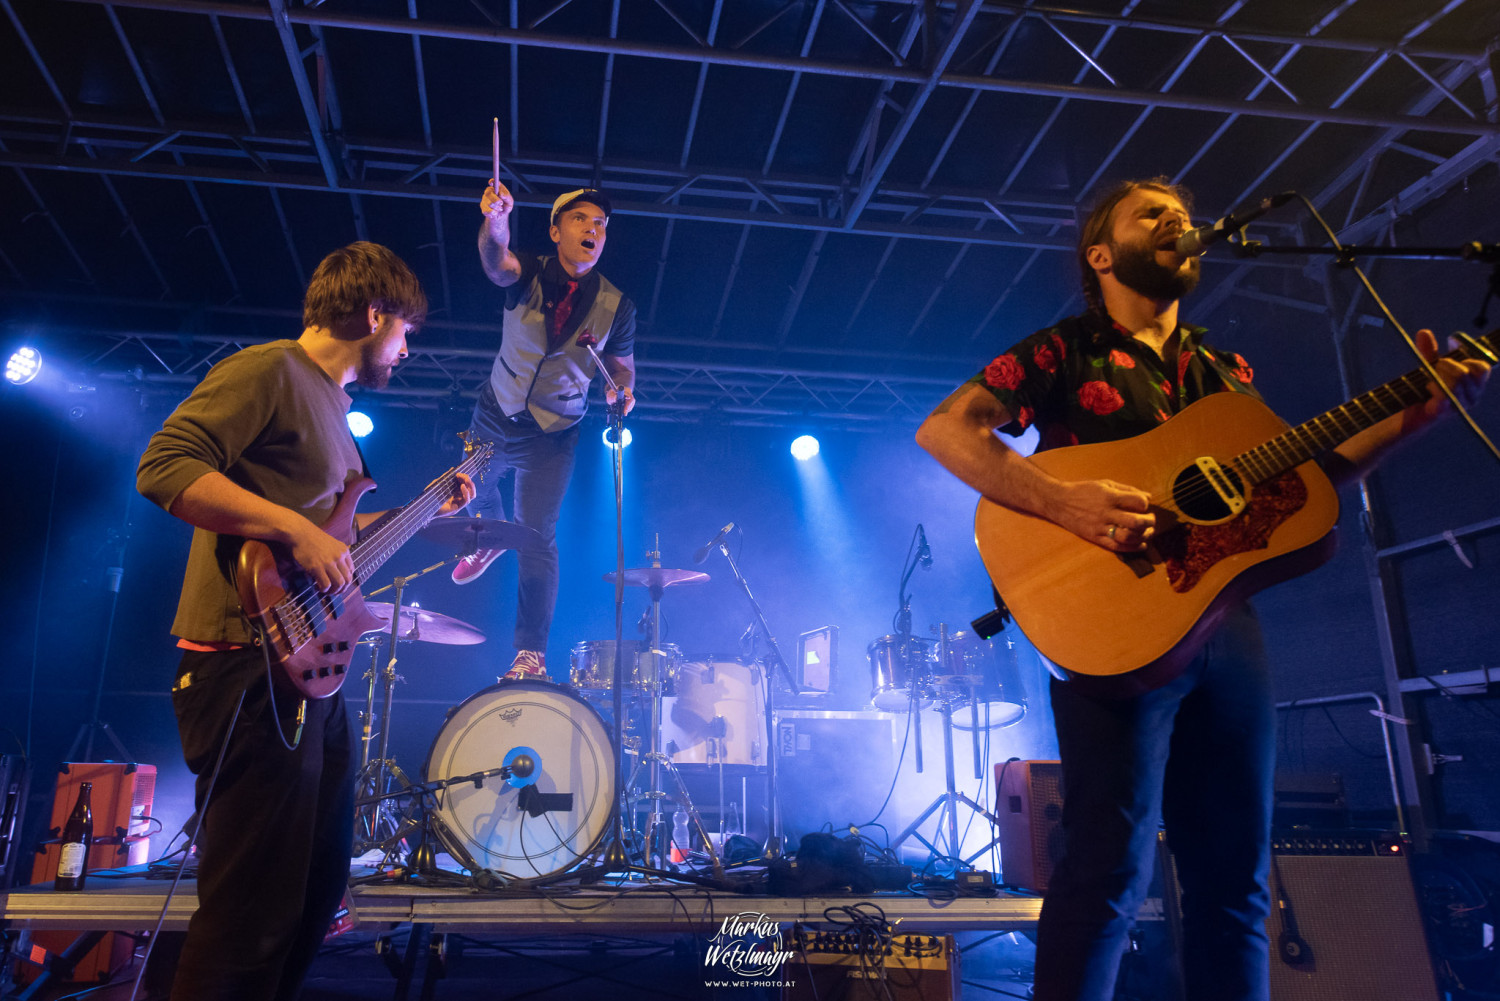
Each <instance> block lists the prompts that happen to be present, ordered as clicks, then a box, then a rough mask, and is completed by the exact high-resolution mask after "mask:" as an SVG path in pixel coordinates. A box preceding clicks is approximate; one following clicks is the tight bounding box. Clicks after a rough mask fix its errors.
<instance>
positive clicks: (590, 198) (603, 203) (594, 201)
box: [552, 188, 610, 226]
mask: <svg viewBox="0 0 1500 1001" xmlns="http://www.w3.org/2000/svg"><path fill="white" fill-rule="evenodd" d="M574 202H588V203H589V204H591V205H597V206H599V207H600V208H601V209H603V210H604V221H605V223H606V224H607V223H608V222H609V213H610V205H609V199H608V198H606V197H605V196H604V192H602V191H600V190H599V189H597V188H579V189H578V190H577V191H569V192H568V193H567V194H565V195H558V196H557V200H556V201H554V202H553V203H552V225H554V226H555V225H557V217H558V216H560V215H562V213H563V210H564V209H570V208H572V207H573V203H574Z"/></svg>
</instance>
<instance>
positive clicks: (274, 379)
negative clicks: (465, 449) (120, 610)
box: [137, 242, 474, 1001]
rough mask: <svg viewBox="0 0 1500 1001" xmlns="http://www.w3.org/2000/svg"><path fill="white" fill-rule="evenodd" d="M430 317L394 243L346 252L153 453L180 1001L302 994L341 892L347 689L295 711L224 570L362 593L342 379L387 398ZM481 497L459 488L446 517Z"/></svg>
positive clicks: (461, 481)
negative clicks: (182, 888)
mask: <svg viewBox="0 0 1500 1001" xmlns="http://www.w3.org/2000/svg"><path fill="white" fill-rule="evenodd" d="M426 315H427V297H426V296H425V295H424V293H423V292H422V287H421V284H420V283H419V282H418V281H417V277H416V275H414V274H413V273H412V271H411V269H410V268H408V267H407V265H406V264H405V262H403V261H402V260H401V259H400V258H399V257H397V256H396V255H395V254H394V253H392V252H391V251H390V250H388V249H387V248H385V247H383V246H380V245H378V244H374V243H366V242H360V243H354V244H351V245H349V246H347V247H344V248H343V249H341V250H336V251H334V252H333V253H331V254H329V255H328V256H327V257H325V258H324V259H323V261H322V263H320V264H319V265H318V267H317V270H316V271H315V272H314V273H313V276H312V281H311V283H310V284H309V285H308V288H307V295H306V298H305V299H304V301H303V326H304V329H303V331H302V336H301V337H299V338H298V339H297V340H295V341H293V340H280V341H272V342H270V343H268V344H261V345H257V346H254V347H249V348H245V349H244V350H242V351H239V352H238V353H236V354H233V355H231V356H229V357H228V358H226V359H224V360H223V361H221V362H219V363H218V364H217V365H215V366H214V367H213V368H212V369H211V370H210V371H209V372H208V374H207V375H206V376H205V377H204V379H203V381H202V382H201V383H199V384H198V386H197V387H196V388H195V389H194V390H193V392H192V393H191V395H189V396H188V398H187V399H186V400H184V401H183V402H182V404H181V405H179V406H178V407H177V409H176V410H175V411H173V413H172V415H171V416H170V417H168V418H167V420H166V423H165V424H164V425H163V426H162V429H161V430H160V431H158V432H157V433H156V434H154V435H153V436H152V437H151V441H150V443H149V445H148V446H147V448H146V451H145V454H144V455H142V457H141V461H140V467H139V469H138V471H137V487H138V489H139V490H140V492H141V493H142V494H144V495H145V496H146V497H147V498H148V499H150V500H151V501H153V502H155V503H156V504H158V505H160V506H161V507H163V508H165V509H166V510H167V511H168V512H170V513H171V514H173V515H175V516H176V517H178V518H181V519H182V520H183V521H186V522H187V523H188V524H190V525H192V526H193V527H194V531H193V541H192V547H191V550H190V552H189V555H188V563H187V571H186V574H185V575H184V579H183V586H182V596H181V599H180V601H179V603H178V607H177V617H176V620H175V621H174V623H173V625H172V632H173V633H174V634H175V635H176V636H178V637H179V640H178V644H177V645H178V646H179V647H181V648H182V649H183V654H182V661H181V663H180V665H179V667H178V669H177V676H176V680H175V683H174V684H173V686H172V706H173V709H174V711H175V712H176V715H177V725H178V732H179V734H180V736H181V738H182V748H183V754H184V757H185V758H186V760H187V765H188V768H189V769H190V770H191V771H192V772H193V773H194V775H196V776H197V785H196V790H195V801H196V805H197V807H198V810H199V814H200V816H201V818H202V819H201V831H200V835H199V838H198V845H199V850H200V855H201V861H200V864H199V870H198V901H199V905H198V910H197V913H195V914H194V915H193V918H192V921H191V923H190V924H189V927H188V935H187V941H186V944H185V945H184V947H183V951H182V958H181V960H180V962H179V964H178V969H177V976H176V979H175V981H174V983H173V987H172V997H173V998H174V999H177V1001H188V999H192V1001H210V999H212V1001H219V999H230V998H233V999H244V1001H250V999H257V1001H259V999H266V1001H270V999H288V1001H289V999H291V998H294V997H296V996H297V994H298V992H299V991H300V989H301V985H302V980H303V978H304V976H305V975H306V973H307V970H308V967H309V966H310V965H311V963H312V960H313V957H314V955H316V953H317V950H318V947H319V945H320V944H321V943H322V941H323V937H324V934H325V933H326V931H327V930H328V926H329V923H330V922H331V920H332V918H333V915H334V912H335V910H336V909H337V907H338V905H339V902H340V900H341V899H342V896H343V893H344V888H345V885H346V884H347V882H348V878H349V853H350V850H351V846H352V842H353V818H354V769H353V768H352V767H351V765H352V763H353V761H354V753H353V741H352V733H351V730H350V728H349V725H348V719H347V715H346V712H345V708H344V699H343V696H342V695H341V694H337V693H335V694H334V695H332V696H331V697H329V698H324V699H318V700H314V701H311V702H309V703H307V704H306V706H307V708H306V716H305V719H301V720H299V719H298V718H297V717H298V715H299V711H298V708H297V707H298V706H299V704H301V700H300V698H299V696H298V693H297V692H295V691H294V690H293V689H292V688H291V687H290V686H289V685H287V684H285V683H284V682H283V680H282V677H281V675H279V674H277V675H275V678H276V680H275V681H274V682H273V681H272V680H271V679H272V675H271V674H270V673H268V670H267V661H266V656H265V653H264V652H263V651H262V649H261V648H260V647H259V646H258V645H256V640H255V637H254V635H253V634H252V631H251V628H250V626H249V625H248V624H247V622H246V621H245V619H244V617H243V616H242V615H241V613H240V605H239V601H238V599H237V597H236V591H235V586H234V584H233V582H232V579H231V571H230V568H231V567H232V566H233V565H234V563H235V560H236V556H237V555H238V551H239V548H240V545H241V543H242V542H243V541H244V540H245V539H259V540H263V541H265V542H269V543H274V544H277V545H278V546H279V547H280V548H281V549H282V550H283V551H284V552H285V553H286V554H288V555H289V557H290V559H291V560H293V561H295V563H297V564H298V565H299V566H300V567H301V568H302V569H303V570H305V571H306V573H307V574H308V575H309V576H310V577H311V578H312V580H313V581H315V582H316V585H317V587H318V588H319V589H320V590H321V591H323V592H335V591H338V590H340V589H342V588H344V587H345V586H346V585H348V584H351V583H353V582H354V566H353V563H352V562H351V559H350V555H349V546H348V541H349V540H345V539H340V538H336V537H335V536H334V535H332V534H330V532H329V531H325V530H324V527H322V526H324V525H325V523H326V522H327V519H328V518H329V515H330V512H331V511H332V510H333V508H334V505H335V502H336V501H337V499H338V497H339V495H340V494H341V493H342V492H343V491H344V489H345V487H346V486H347V485H348V484H350V483H351V482H353V481H354V480H356V479H358V478H359V477H360V476H361V475H362V471H363V469H364V462H363V460H362V458H361V456H360V454H359V450H358V448H357V447H356V446H355V444H354V440H353V438H352V437H351V436H350V433H349V427H348V424H347V418H348V412H349V406H350V403H351V400H350V397H349V395H348V394H347V393H346V392H345V391H344V387H345V386H347V385H348V384H349V383H351V382H357V383H359V384H360V385H361V386H364V387H367V388H370V389H381V388H383V387H384V386H385V385H386V384H387V383H388V382H389V380H390V377H391V371H392V370H393V369H394V368H395V366H396V365H397V364H398V363H399V362H400V361H401V360H402V359H403V358H405V357H406V353H407V349H406V338H407V336H408V335H410V334H411V333H413V332H415V331H416V330H417V329H418V328H419V327H420V326H421V325H422V321H423V320H424V319H425V318H426ZM473 495H474V485H473V483H472V482H471V481H470V480H469V478H468V477H467V476H462V475H460V476H458V477H456V478H455V486H454V496H452V497H450V498H449V499H448V500H447V501H446V502H445V503H444V505H443V507H442V508H441V509H440V510H439V512H438V513H439V514H452V513H454V512H456V511H458V510H461V509H462V508H463V507H464V505H465V504H467V503H468V501H469V500H470V499H471V498H472V497H473ZM378 517H379V516H378V515H376V514H361V515H356V516H355V524H356V525H357V526H358V527H360V528H363V527H364V526H366V525H368V524H370V523H371V522H372V521H374V520H375V519H376V518H378ZM299 727H300V731H301V732H300V739H294V738H293V737H292V736H291V735H293V734H295V733H296V732H297V731H298V729H299ZM221 747H222V748H223V760H222V764H220V765H218V766H216V765H215V762H216V760H217V759H218V758H219V755H220V753H221Z"/></svg>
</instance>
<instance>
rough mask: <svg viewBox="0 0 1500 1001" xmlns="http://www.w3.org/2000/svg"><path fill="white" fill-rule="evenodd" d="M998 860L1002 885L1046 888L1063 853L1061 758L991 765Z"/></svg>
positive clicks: (1037, 888)
mask: <svg viewBox="0 0 1500 1001" xmlns="http://www.w3.org/2000/svg"><path fill="white" fill-rule="evenodd" d="M995 784H996V786H997V787H998V788H997V795H996V799H995V814H996V816H998V817H999V818H1000V823H999V830H998V831H997V832H996V833H997V834H998V835H999V837H1000V865H1001V869H1002V874H1003V876H1004V879H1005V883H1006V885H1007V886H1014V887H1018V888H1020V889H1023V890H1032V891H1034V892H1036V893H1045V892H1046V890H1047V883H1048V881H1049V880H1051V878H1052V870H1053V868H1054V867H1055V866H1056V865H1057V860H1058V859H1059V858H1061V857H1062V850H1063V834H1062V763H1061V762H1058V761H1006V762H1002V763H1000V764H998V765H996V766H995Z"/></svg>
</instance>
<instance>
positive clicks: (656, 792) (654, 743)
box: [627, 542, 724, 879]
mask: <svg viewBox="0 0 1500 1001" xmlns="http://www.w3.org/2000/svg"><path fill="white" fill-rule="evenodd" d="M659 545H660V543H659V542H658V546H659ZM646 557H647V559H649V560H650V561H651V565H652V567H660V566H661V552H660V550H659V549H654V550H652V551H651V552H649V553H647V554H646ZM650 590H651V614H650V617H649V620H648V621H649V622H650V634H649V637H648V639H649V641H650V649H649V650H648V651H647V653H646V656H648V657H650V658H651V677H650V681H649V682H648V684H649V686H650V691H649V693H648V696H649V700H650V705H651V715H650V723H649V724H648V725H649V727H650V729H649V732H648V734H647V738H646V750H645V751H643V752H642V754H641V759H640V761H639V762H637V763H636V766H635V769H634V770H633V771H632V774H631V776H630V781H629V782H628V783H627V786H629V787H634V785H635V781H636V778H637V776H638V773H639V772H640V769H641V766H642V765H644V766H645V767H646V781H647V788H646V792H645V795H646V797H647V798H648V799H649V800H650V801H651V813H650V819H649V821H648V823H647V829H646V864H647V865H649V866H652V867H654V868H657V869H662V870H665V869H666V868H667V865H668V864H669V863H670V861H671V849H670V845H671V835H672V831H671V827H670V826H669V825H668V824H667V820H666V817H665V816H664V815H663V814H662V811H661V801H662V799H663V798H664V797H665V796H666V793H665V792H663V791H662V787H661V770H662V768H665V769H666V770H667V774H668V775H670V776H672V782H673V784H674V785H675V786H676V788H677V800H676V801H677V803H678V804H679V805H680V806H681V807H682V808H683V809H684V810H686V811H687V815H688V823H689V824H690V825H691V826H692V828H693V829H694V830H696V831H697V833H698V842H699V843H700V844H703V845H705V846H706V847H707V849H708V857H709V860H710V862H711V864H712V865H713V870H714V876H715V877H716V878H718V879H723V878H724V864H723V862H722V861H721V860H720V859H719V853H718V851H716V850H715V849H714V844H713V839H712V838H710V837H709V835H708V831H707V829H706V828H705V827H704V826H703V818H702V817H701V816H700V815H699V813H698V807H697V806H696V805H695V804H694V803H693V799H692V797H691V796H690V795H688V790H687V784H686V783H685V782H683V780H682V776H681V775H680V774H679V773H678V771H677V765H676V764H675V763H673V761H672V759H670V758H668V757H667V756H666V755H665V754H663V753H662V749H661V724H662V719H661V698H662V692H663V691H664V690H665V688H666V683H665V679H664V678H663V677H662V675H663V673H664V672H663V668H664V666H665V664H666V660H667V657H666V654H665V653H664V652H663V651H662V648H661V597H662V592H663V591H664V590H665V588H664V587H663V586H662V585H661V584H652V585H651V589H650ZM679 847H680V848H682V849H683V850H684V851H686V849H687V846H686V845H680V846H679Z"/></svg>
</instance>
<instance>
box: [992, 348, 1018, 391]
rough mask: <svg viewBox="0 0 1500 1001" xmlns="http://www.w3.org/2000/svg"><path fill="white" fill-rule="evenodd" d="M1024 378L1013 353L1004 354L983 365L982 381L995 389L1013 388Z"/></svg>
mask: <svg viewBox="0 0 1500 1001" xmlns="http://www.w3.org/2000/svg"><path fill="white" fill-rule="evenodd" d="M1024 378H1026V371H1025V369H1023V368H1021V363H1020V362H1018V361H1016V359H1015V356H1014V355H1009V354H1004V355H1001V356H1000V357H999V358H996V359H995V360H994V361H992V362H990V363H989V364H988V365H986V366H985V367H984V381H985V382H986V383H988V384H989V385H991V386H994V387H995V388H996V389H1015V388H1016V387H1017V386H1019V385H1020V384H1021V380H1022V379H1024Z"/></svg>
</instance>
